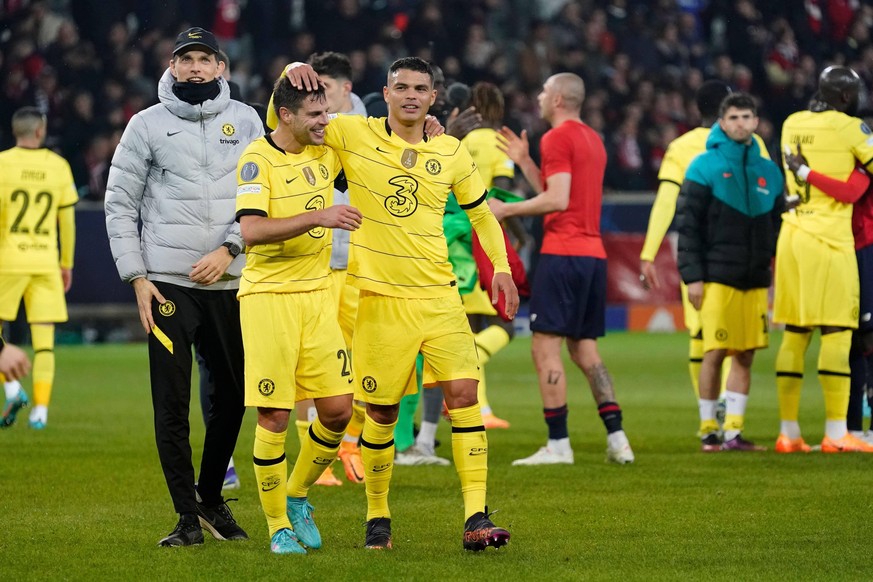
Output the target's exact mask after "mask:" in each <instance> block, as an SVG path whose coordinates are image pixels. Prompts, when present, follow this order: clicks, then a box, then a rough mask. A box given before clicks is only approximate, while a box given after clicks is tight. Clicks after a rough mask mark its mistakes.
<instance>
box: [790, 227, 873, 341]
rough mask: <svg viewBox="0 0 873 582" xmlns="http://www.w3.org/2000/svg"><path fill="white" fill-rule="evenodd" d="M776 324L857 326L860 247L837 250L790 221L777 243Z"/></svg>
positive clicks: (852, 327) (853, 327)
mask: <svg viewBox="0 0 873 582" xmlns="http://www.w3.org/2000/svg"><path fill="white" fill-rule="evenodd" d="M775 285H776V295H775V299H774V304H773V321H778V322H779V323H785V324H788V325H796V326H799V327H816V326H821V325H833V326H837V327H846V328H851V329H855V328H857V327H858V312H859V310H860V287H859V283H858V260H857V257H856V256H855V249H837V248H834V247H832V246H830V245H828V244H825V243H824V242H822V241H821V240H820V239H818V238H816V237H814V236H813V235H811V234H809V233H807V232H806V231H804V230H801V229H799V228H797V227H796V226H794V225H793V224H791V223H789V222H783V223H782V230H781V232H780V233H779V242H778V243H777V245H776V284H775Z"/></svg>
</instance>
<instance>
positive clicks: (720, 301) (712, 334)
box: [700, 283, 769, 352]
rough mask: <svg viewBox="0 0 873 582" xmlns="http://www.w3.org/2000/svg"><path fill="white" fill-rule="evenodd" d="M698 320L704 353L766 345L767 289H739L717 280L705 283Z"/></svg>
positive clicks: (738, 350) (751, 348) (740, 349)
mask: <svg viewBox="0 0 873 582" xmlns="http://www.w3.org/2000/svg"><path fill="white" fill-rule="evenodd" d="M700 322H701V325H702V326H703V351H704V352H710V351H712V350H728V351H729V352H742V351H745V350H756V349H760V348H766V347H767V342H768V333H767V332H768V328H769V325H768V320H767V289H749V290H748V291H742V290H740V289H735V288H733V287H728V286H727V285H721V284H719V283H705V284H704V285H703V305H702V306H701V307H700Z"/></svg>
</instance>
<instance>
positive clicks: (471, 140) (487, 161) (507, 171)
mask: <svg viewBox="0 0 873 582" xmlns="http://www.w3.org/2000/svg"><path fill="white" fill-rule="evenodd" d="M461 143H462V144H464V146H465V147H466V148H467V151H468V152H470V156H472V158H473V161H474V162H476V167H478V168H479V175H480V176H482V181H483V182H485V187H486V188H490V187H491V186H493V185H494V184H493V182H494V178H500V177H505V178H512V177H514V176H515V164H513V163H512V160H510V159H509V156H507V155H506V154H505V153H503V152H502V151H501V150H500V149H499V148H498V147H497V143H498V142H497V131H496V130H493V129H491V128H490V127H480V128H479V129H474V130H473V131H471V132H470V133H468V134H467V135H466V137H464V139H462V140H461Z"/></svg>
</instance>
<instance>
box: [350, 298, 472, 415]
mask: <svg viewBox="0 0 873 582" xmlns="http://www.w3.org/2000/svg"><path fill="white" fill-rule="evenodd" d="M353 343H354V347H353V348H352V352H353V353H354V354H355V377H356V378H357V379H358V382H357V388H356V390H355V398H356V399H358V400H363V401H364V402H369V403H372V404H383V405H391V404H397V403H398V402H400V399H401V398H403V395H404V394H415V392H416V385H415V358H416V356H417V355H418V353H419V352H421V354H422V355H423V356H424V383H425V384H434V383H437V382H444V381H447V380H460V379H463V378H470V379H478V378H479V358H478V356H477V354H476V344H475V343H474V340H473V332H472V331H470V324H469V323H468V322H467V316H466V315H465V314H464V305H463V303H461V296H460V295H457V294H454V295H449V296H446V297H439V298H436V299H404V298H399V297H388V296H385V295H379V294H376V293H372V292H369V291H361V297H360V305H359V307H358V320H357V323H356V325H355V336H354V340H353Z"/></svg>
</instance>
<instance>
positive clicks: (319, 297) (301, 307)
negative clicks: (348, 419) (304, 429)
mask: <svg viewBox="0 0 873 582" xmlns="http://www.w3.org/2000/svg"><path fill="white" fill-rule="evenodd" d="M240 325H241V328H242V336H243V346H244V348H245V384H246V406H260V407H264V408H282V409H285V410H291V409H292V408H294V403H295V402H297V401H298V400H303V399H304V398H327V397H330V396H339V395H342V394H351V392H352V389H353V387H354V386H353V385H354V377H353V376H352V362H351V358H350V356H349V353H348V350H347V349H346V345H345V341H343V336H342V332H341V331H340V327H339V324H338V323H337V320H336V308H335V303H334V301H333V292H332V291H331V290H330V289H320V290H318V291H311V292H308V293H255V294H252V295H245V296H243V297H241V298H240Z"/></svg>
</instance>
